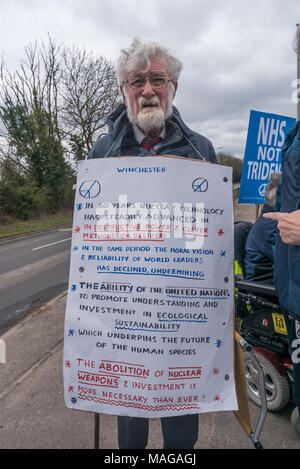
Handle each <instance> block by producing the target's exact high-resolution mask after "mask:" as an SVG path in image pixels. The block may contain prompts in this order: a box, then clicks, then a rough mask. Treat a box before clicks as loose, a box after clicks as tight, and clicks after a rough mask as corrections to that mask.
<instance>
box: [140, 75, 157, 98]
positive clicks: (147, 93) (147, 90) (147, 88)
mask: <svg viewBox="0 0 300 469" xmlns="http://www.w3.org/2000/svg"><path fill="white" fill-rule="evenodd" d="M154 95H155V91H154V89H153V87H152V85H151V83H150V81H149V79H148V80H147V81H146V84H145V86H144V88H143V91H142V96H145V97H150V96H154Z"/></svg>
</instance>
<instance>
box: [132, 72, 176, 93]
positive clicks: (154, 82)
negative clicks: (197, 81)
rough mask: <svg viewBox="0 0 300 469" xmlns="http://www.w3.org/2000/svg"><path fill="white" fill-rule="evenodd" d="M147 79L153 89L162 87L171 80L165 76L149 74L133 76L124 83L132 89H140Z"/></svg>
mask: <svg viewBox="0 0 300 469" xmlns="http://www.w3.org/2000/svg"><path fill="white" fill-rule="evenodd" d="M147 80H149V83H150V85H151V86H152V88H155V89H160V88H164V87H165V86H166V85H167V83H168V82H169V81H172V80H169V79H168V78H167V77H165V76H161V75H149V76H148V77H142V76H138V77H134V78H131V79H130V80H127V81H125V83H126V84H127V85H128V86H129V88H131V89H133V90H142V89H143V88H144V87H145V86H146V83H147Z"/></svg>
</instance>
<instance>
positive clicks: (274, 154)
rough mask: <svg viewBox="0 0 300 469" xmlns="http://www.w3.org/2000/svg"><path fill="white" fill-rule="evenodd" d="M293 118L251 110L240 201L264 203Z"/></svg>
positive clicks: (278, 170) (279, 168) (279, 166)
mask: <svg viewBox="0 0 300 469" xmlns="http://www.w3.org/2000/svg"><path fill="white" fill-rule="evenodd" d="M295 121H296V119H293V118H291V117H286V116H279V115H277V114H267V113H265V112H258V111H250V119H249V127H248V136H247V143H246V150H245V156H244V164H243V171H242V179H241V187H240V195H239V203H248V204H249V203H250V204H264V203H265V198H264V196H265V191H266V187H267V184H268V182H269V179H270V176H271V174H272V173H278V172H280V171H281V150H282V147H283V144H284V140H285V137H286V134H287V132H288V131H289V129H290V128H291V126H292V125H293V124H294V123H295Z"/></svg>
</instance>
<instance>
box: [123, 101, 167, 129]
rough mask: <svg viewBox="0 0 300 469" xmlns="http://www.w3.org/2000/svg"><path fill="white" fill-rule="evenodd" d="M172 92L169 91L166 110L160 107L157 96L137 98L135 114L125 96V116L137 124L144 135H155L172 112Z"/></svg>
mask: <svg viewBox="0 0 300 469" xmlns="http://www.w3.org/2000/svg"><path fill="white" fill-rule="evenodd" d="M172 98H173V92H172V93H171V92H169V95H168V101H167V109H166V112H164V111H163V109H162V108H161V107H160V100H159V98H158V96H153V97H152V98H149V99H147V98H145V97H143V96H140V98H139V100H138V105H139V112H138V114H137V115H136V116H135V115H134V113H133V111H132V107H131V104H130V101H129V99H128V98H127V116H128V119H129V121H130V122H131V124H135V125H137V126H138V127H139V128H140V129H141V130H142V131H143V132H144V134H146V135H149V136H151V135H152V134H153V135H155V134H156V133H157V132H158V131H160V130H161V129H162V128H163V125H164V122H165V120H166V119H167V118H168V117H170V115H171V114H172Z"/></svg>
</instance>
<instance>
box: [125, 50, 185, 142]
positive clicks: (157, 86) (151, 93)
mask: <svg viewBox="0 0 300 469" xmlns="http://www.w3.org/2000/svg"><path fill="white" fill-rule="evenodd" d="M176 90H177V82H173V86H172V85H171V83H170V75H169V72H168V67H167V63H166V62H165V61H164V60H163V59H159V58H153V59H152V60H151V65H150V68H149V69H148V70H147V71H146V72H145V70H143V68H137V69H133V70H131V71H130V72H129V73H128V75H127V79H126V83H125V89H123V87H121V93H122V96H123V99H124V103H125V105H126V106H127V110H128V117H129V120H130V121H131V122H133V123H136V124H137V125H138V126H139V127H140V128H141V129H142V130H144V132H145V133H147V134H148V133H149V132H150V131H151V130H154V129H158V128H161V127H162V125H163V123H164V121H165V119H166V118H167V117H168V115H170V113H171V110H172V101H173V99H174V96H175V93H176Z"/></svg>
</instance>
